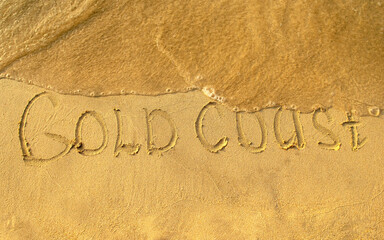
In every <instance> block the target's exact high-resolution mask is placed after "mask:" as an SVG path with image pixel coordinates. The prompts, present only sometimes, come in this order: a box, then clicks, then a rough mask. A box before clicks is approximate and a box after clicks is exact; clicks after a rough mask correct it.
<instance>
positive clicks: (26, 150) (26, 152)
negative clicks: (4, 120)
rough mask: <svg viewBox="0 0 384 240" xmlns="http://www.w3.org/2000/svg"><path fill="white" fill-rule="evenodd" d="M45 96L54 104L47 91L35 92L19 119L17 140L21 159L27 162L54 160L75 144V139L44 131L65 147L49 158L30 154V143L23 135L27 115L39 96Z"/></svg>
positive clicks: (40, 162) (38, 162)
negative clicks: (21, 154) (19, 145)
mask: <svg viewBox="0 0 384 240" xmlns="http://www.w3.org/2000/svg"><path fill="white" fill-rule="evenodd" d="M43 96H47V97H48V98H49V100H50V101H51V103H52V105H53V106H55V101H54V100H53V99H52V96H51V95H50V94H49V93H46V92H42V93H40V94H37V95H36V96H35V97H33V98H32V99H31V101H29V102H28V104H27V106H26V107H25V109H24V112H23V115H22V117H21V121H20V123H19V140H20V144H21V151H22V153H23V160H24V162H26V163H28V164H36V165H40V164H42V163H44V162H50V161H54V160H58V159H60V158H62V157H63V156H65V155H66V154H68V153H69V151H70V150H71V148H72V147H73V145H74V144H75V141H73V140H72V141H71V140H69V139H67V138H65V137H64V136H61V135H58V134H53V133H45V135H46V136H48V137H50V138H52V139H54V140H56V141H58V142H60V143H63V144H64V145H65V148H64V149H63V151H61V152H60V153H58V154H56V155H55V156H52V157H50V158H39V157H36V156H35V155H33V154H32V152H31V149H30V144H29V143H28V140H27V138H26V136H25V128H26V125H27V120H28V115H29V112H30V110H31V108H32V106H33V105H34V104H35V103H36V102H37V100H39V99H40V98H41V97H43Z"/></svg>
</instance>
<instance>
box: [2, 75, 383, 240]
mask: <svg viewBox="0 0 384 240" xmlns="http://www.w3.org/2000/svg"><path fill="white" fill-rule="evenodd" d="M0 96H1V101H0V113H1V118H0V126H1V127H2V128H1V130H2V132H1V133H2V136H1V138H0V146H1V151H0V206H1V211H0V239H155V240H160V239H187V240H188V239H236V240H237V239H383V238H384V212H383V211H384V209H383V204H384V194H383V192H384V184H383V183H384V175H383V168H384V162H383V154H382V149H383V146H382V143H383V142H384V135H383V134H382V132H383V131H384V125H383V121H384V119H383V117H382V116H379V117H356V116H353V115H352V116H348V115H346V114H345V113H344V112H340V111H338V110H334V109H330V110H328V111H326V112H324V111H321V110H317V111H316V112H313V113H311V114H300V113H298V112H293V111H290V110H279V109H277V108H271V109H266V110H263V111H260V112H257V113H238V114H236V113H234V112H232V111H231V110H230V109H228V108H226V107H224V106H222V105H218V104H215V103H213V102H210V101H209V100H208V99H207V98H206V96H204V95H203V94H202V93H201V92H199V91H194V92H189V93H179V94H168V95H162V96H156V97H154V96H153V97H151V96H112V97H104V98H90V97H84V96H66V95H61V94H57V93H54V92H51V91H48V92H44V91H43V90H42V89H41V88H38V87H35V86H31V85H26V84H22V83H18V82H15V81H9V80H4V81H1V82H0Z"/></svg>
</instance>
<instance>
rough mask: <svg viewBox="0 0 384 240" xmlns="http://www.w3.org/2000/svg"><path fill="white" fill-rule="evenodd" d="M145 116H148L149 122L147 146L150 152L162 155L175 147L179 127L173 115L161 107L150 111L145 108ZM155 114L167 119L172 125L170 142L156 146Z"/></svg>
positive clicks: (147, 120) (147, 122)
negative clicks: (153, 123) (154, 135)
mask: <svg viewBox="0 0 384 240" xmlns="http://www.w3.org/2000/svg"><path fill="white" fill-rule="evenodd" d="M144 111H145V116H146V118H145V119H146V124H147V148H148V154H152V153H159V154H160V155H161V154H163V153H165V152H167V151H169V150H170V149H172V148H173V147H175V145H176V142H177V138H178V136H177V129H176V126H175V124H174V123H173V121H172V119H171V117H170V116H169V114H168V113H167V112H165V111H163V110H161V109H155V110H153V111H151V112H150V113H148V111H147V109H144ZM155 116H159V117H162V118H164V119H165V120H167V122H168V124H169V126H170V127H171V129H172V130H171V131H172V135H171V139H170V140H169V142H168V143H167V144H166V145H165V146H162V147H156V145H155V143H154V140H153V126H152V120H153V119H154V117H155Z"/></svg>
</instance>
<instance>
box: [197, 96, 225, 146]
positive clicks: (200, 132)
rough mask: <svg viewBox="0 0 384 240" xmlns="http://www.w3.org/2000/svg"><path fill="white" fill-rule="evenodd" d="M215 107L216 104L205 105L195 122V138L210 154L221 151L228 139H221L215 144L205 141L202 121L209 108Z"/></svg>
mask: <svg viewBox="0 0 384 240" xmlns="http://www.w3.org/2000/svg"><path fill="white" fill-rule="evenodd" d="M216 105H217V103H215V102H209V103H208V104H207V105H205V106H204V107H203V108H202V109H201V111H200V113H199V115H198V116H197V119H196V122H195V131H196V135H197V138H198V139H199V140H200V142H201V144H202V145H203V146H204V148H206V149H207V150H208V151H210V152H212V153H217V152H219V151H221V150H223V149H224V148H225V147H226V146H227V144H228V137H223V138H221V139H220V140H219V141H218V142H217V143H215V144H211V143H209V142H208V141H207V139H206V138H205V135H204V132H203V120H204V117H205V114H206V113H207V111H208V109H209V108H216Z"/></svg>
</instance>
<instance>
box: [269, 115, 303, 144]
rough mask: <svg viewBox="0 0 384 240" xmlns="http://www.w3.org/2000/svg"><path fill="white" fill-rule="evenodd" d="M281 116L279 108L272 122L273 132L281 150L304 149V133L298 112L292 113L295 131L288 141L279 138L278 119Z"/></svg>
mask: <svg viewBox="0 0 384 240" xmlns="http://www.w3.org/2000/svg"><path fill="white" fill-rule="evenodd" d="M281 114H282V109H281V108H279V109H278V110H277V112H276V115H275V120H274V130H275V137H276V140H277V142H278V143H279V145H280V146H281V148H283V149H286V150H287V149H289V148H293V147H296V148H297V149H303V148H304V147H305V140H304V131H303V126H302V124H301V122H300V112H299V111H292V117H293V124H294V126H295V130H294V131H293V134H292V136H291V137H290V138H289V139H288V140H284V139H283V137H282V136H281V132H280V118H281Z"/></svg>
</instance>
